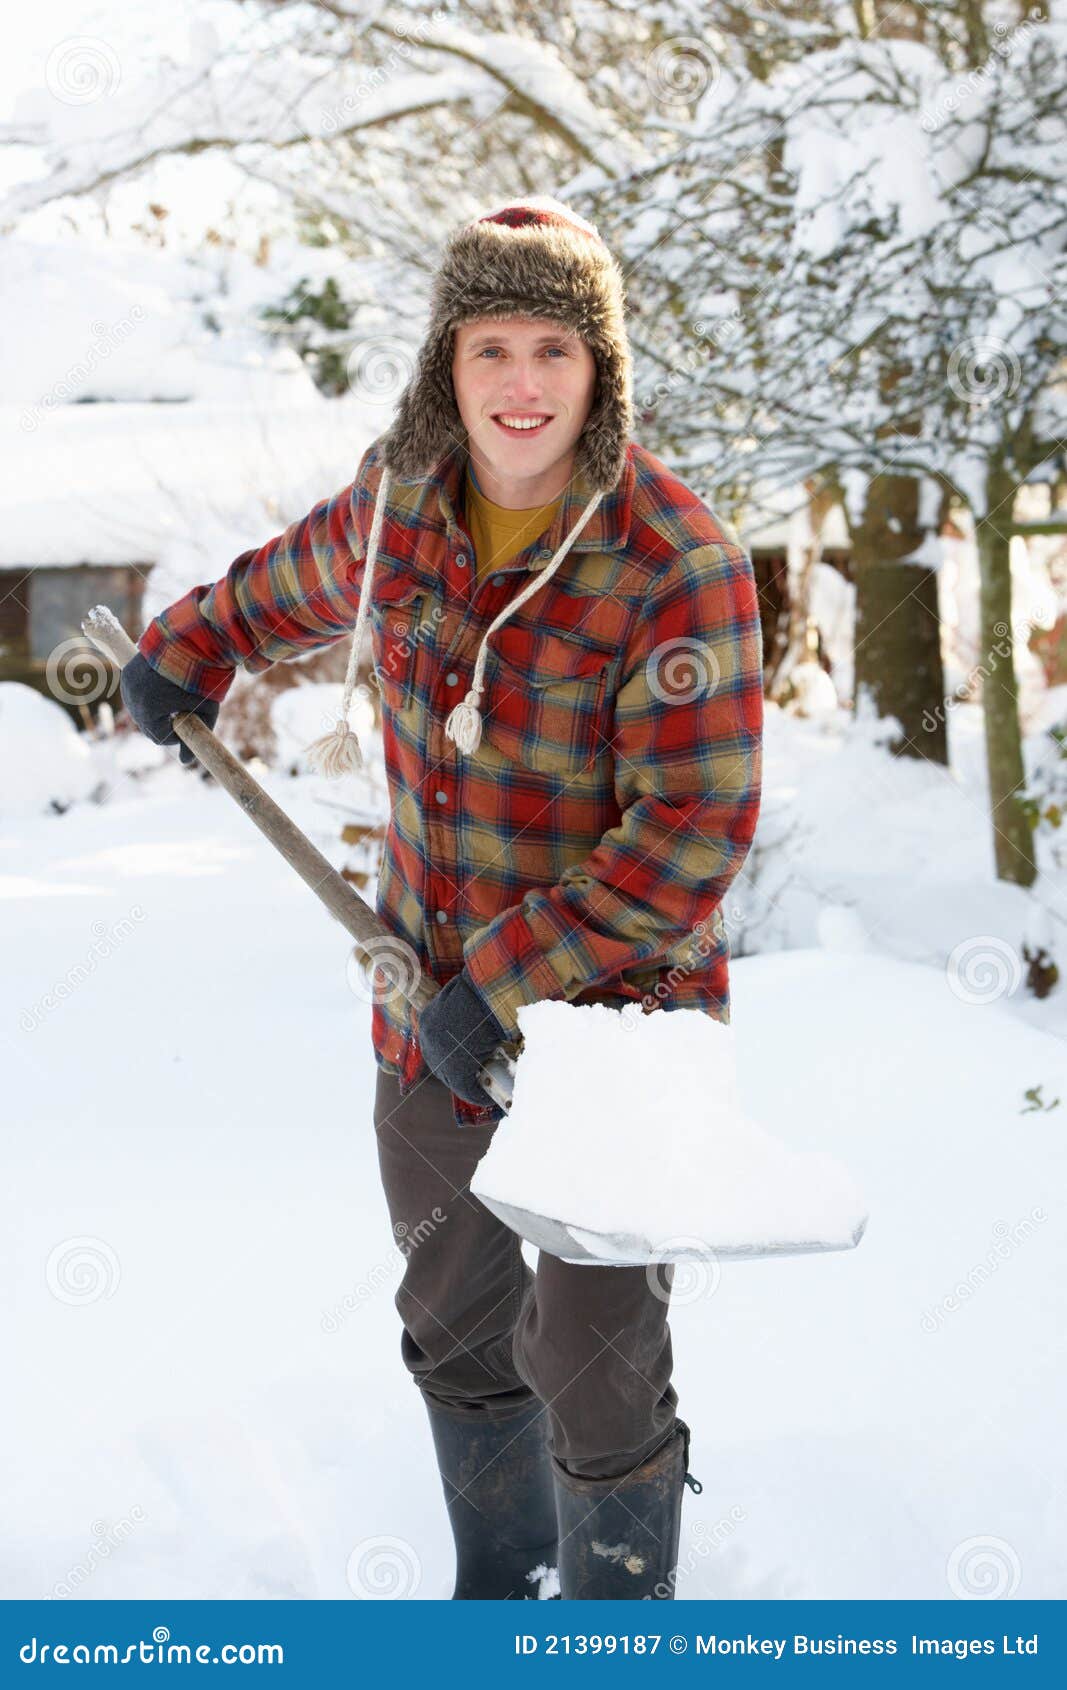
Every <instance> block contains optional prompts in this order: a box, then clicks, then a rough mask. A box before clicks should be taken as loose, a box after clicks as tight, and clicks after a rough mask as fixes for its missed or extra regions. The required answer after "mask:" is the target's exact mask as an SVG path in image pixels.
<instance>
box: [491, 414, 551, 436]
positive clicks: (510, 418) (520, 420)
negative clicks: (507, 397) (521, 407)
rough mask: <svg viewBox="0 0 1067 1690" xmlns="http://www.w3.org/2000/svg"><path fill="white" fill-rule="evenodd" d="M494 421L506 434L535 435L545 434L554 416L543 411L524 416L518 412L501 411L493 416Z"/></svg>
mask: <svg viewBox="0 0 1067 1690" xmlns="http://www.w3.org/2000/svg"><path fill="white" fill-rule="evenodd" d="M493 421H494V422H495V423H496V426H497V428H499V429H501V430H502V431H503V433H504V434H512V435H520V434H525V435H534V434H543V433H544V430H545V429H546V428H547V427H548V425H549V423H550V422H551V421H552V418H551V417H550V416H548V415H546V414H545V413H543V412H541V413H537V414H536V415H534V416H529V417H524V416H522V415H520V414H519V413H517V412H512V411H501V412H499V413H498V414H497V415H496V416H495V417H494V418H493Z"/></svg>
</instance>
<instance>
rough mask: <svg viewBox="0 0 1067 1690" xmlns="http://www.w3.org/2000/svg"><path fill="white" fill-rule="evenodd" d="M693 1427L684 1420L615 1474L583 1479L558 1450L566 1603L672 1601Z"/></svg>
mask: <svg viewBox="0 0 1067 1690" xmlns="http://www.w3.org/2000/svg"><path fill="white" fill-rule="evenodd" d="M688 1469H689V1427H688V1426H687V1425H686V1424H685V1422H684V1421H682V1420H677V1421H676V1422H675V1425H674V1429H673V1431H672V1433H671V1434H670V1436H669V1437H668V1438H667V1441H666V1442H665V1443H664V1444H663V1445H662V1446H661V1448H660V1449H658V1450H657V1451H656V1453H655V1454H654V1455H652V1456H650V1457H649V1458H648V1460H647V1461H645V1462H643V1463H642V1464H641V1466H640V1467H635V1468H634V1470H633V1472H632V1473H624V1474H623V1476H622V1477H621V1478H615V1479H581V1478H576V1477H575V1475H574V1474H573V1473H569V1472H567V1470H566V1468H564V1467H562V1466H561V1465H560V1463H559V1461H558V1460H557V1459H556V1457H555V1456H553V1457H552V1476H553V1480H554V1483H555V1487H556V1512H557V1518H558V1522H559V1583H560V1595H561V1597H562V1599H563V1601H564V1602H577V1601H594V1602H609V1601H611V1602H618V1601H629V1600H640V1599H642V1598H645V1597H648V1598H651V1599H652V1600H655V1601H672V1600H673V1598H674V1587H675V1584H676V1583H677V1577H678V1574H677V1566H678V1543H679V1538H680V1536H681V1529H682V1498H683V1496H684V1495H685V1487H686V1485H689V1487H690V1488H691V1489H692V1490H693V1491H694V1492H695V1493H696V1494H699V1493H700V1491H701V1490H703V1488H704V1487H703V1486H702V1485H701V1483H700V1481H699V1480H698V1479H694V1478H693V1475H692V1474H691V1473H690V1472H689V1470H688Z"/></svg>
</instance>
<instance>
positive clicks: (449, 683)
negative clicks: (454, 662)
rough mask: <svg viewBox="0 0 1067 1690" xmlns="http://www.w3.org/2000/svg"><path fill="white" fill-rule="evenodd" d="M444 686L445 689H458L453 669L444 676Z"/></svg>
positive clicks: (457, 681)
mask: <svg viewBox="0 0 1067 1690" xmlns="http://www.w3.org/2000/svg"><path fill="white" fill-rule="evenodd" d="M445 686H446V687H458V686H459V676H458V675H457V674H456V671H455V670H454V669H450V670H449V671H448V674H447V675H446V676H445Z"/></svg>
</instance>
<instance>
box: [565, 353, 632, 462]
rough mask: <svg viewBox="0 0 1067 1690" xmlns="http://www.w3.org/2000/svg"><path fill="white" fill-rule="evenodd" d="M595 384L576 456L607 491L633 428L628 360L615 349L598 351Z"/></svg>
mask: <svg viewBox="0 0 1067 1690" xmlns="http://www.w3.org/2000/svg"><path fill="white" fill-rule="evenodd" d="M596 363H597V384H596V392H595V394H594V396H593V403H592V406H591V407H590V411H589V415H588V417H587V418H586V420H585V427H584V428H583V429H582V432H581V435H580V436H579V438H578V444H577V447H576V450H575V458H576V460H577V462H578V463H579V464H580V466H581V468H582V469H583V470H584V471H585V472H586V474H587V475H588V476H589V479H590V481H591V482H592V484H593V486H594V487H598V488H600V489H601V491H603V492H610V490H611V489H612V488H613V487H615V486H616V485H617V483H618V481H619V477H620V476H621V475H622V472H623V470H624V468H625V466H626V447H627V442H628V440H629V436H630V432H631V430H632V428H633V401H632V398H631V395H630V375H629V359H628V358H627V357H625V356H624V355H622V354H621V353H620V352H619V351H618V350H617V349H613V350H612V351H611V352H610V353H609V354H608V355H607V356H606V357H605V356H603V355H601V354H597V355H596Z"/></svg>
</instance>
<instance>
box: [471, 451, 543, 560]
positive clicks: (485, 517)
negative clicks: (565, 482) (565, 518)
mask: <svg viewBox="0 0 1067 1690" xmlns="http://www.w3.org/2000/svg"><path fill="white" fill-rule="evenodd" d="M562 500H563V494H562V493H561V494H560V495H559V498H558V499H553V501H552V503H551V504H549V505H538V506H536V508H534V509H533V510H525V511H512V510H508V509H507V508H506V507H505V506H504V505H494V504H493V502H492V500H491V499H487V498H486V496H485V494H484V493H480V492H479V491H478V489H477V487H476V486H475V485H474V482H473V481H472V480H471V477H470V472H469V470H468V472H467V490H466V516H467V527H468V529H469V530H470V537H471V539H472V540H473V541H474V562H475V568H476V570H477V572H478V580H479V581H483V580H484V579H485V577H486V576H487V575H491V574H492V572H493V570H494V569H503V567H504V565H505V564H506V563H510V562H511V560H512V558H514V557H518V555H519V553H520V552H522V551H525V550H526V547H527V546H529V545H532V544H533V542H534V541H535V540H536V539H537V537H538V535H539V534H543V533H544V532H545V530H546V529H547V528H549V527H550V526H551V524H552V521H553V519H554V518H555V515H556V512H557V511H558V509H559V507H560V504H561V503H562Z"/></svg>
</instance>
